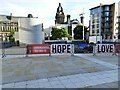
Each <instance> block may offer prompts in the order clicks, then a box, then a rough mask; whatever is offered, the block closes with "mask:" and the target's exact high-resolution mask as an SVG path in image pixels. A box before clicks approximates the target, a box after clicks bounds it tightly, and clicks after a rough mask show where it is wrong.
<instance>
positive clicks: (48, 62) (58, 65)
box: [2, 55, 111, 83]
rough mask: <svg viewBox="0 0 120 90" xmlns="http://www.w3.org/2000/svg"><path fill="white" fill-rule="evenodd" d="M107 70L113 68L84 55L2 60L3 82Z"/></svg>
mask: <svg viewBox="0 0 120 90" xmlns="http://www.w3.org/2000/svg"><path fill="white" fill-rule="evenodd" d="M105 70H111V68H109V67H107V66H104V65H101V64H99V63H96V62H91V61H89V60H87V59H86V58H83V57H78V56H69V55H63V56H50V57H49V56H36V57H22V58H11V59H9V58H4V59H3V60H2V76H3V77H2V79H3V83H9V82H18V81H24V80H32V79H33V80H34V79H39V78H48V77H55V76H67V75H74V74H78V73H92V72H99V71H105ZM10 77H11V78H10Z"/></svg>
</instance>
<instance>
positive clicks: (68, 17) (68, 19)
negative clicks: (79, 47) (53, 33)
mask: <svg viewBox="0 0 120 90" xmlns="http://www.w3.org/2000/svg"><path fill="white" fill-rule="evenodd" d="M67 23H68V24H70V15H67Z"/></svg>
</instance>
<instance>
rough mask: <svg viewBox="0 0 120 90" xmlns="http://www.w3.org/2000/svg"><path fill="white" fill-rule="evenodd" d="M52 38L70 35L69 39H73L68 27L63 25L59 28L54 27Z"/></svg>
mask: <svg viewBox="0 0 120 90" xmlns="http://www.w3.org/2000/svg"><path fill="white" fill-rule="evenodd" d="M51 34H52V39H54V40H55V39H57V38H59V39H62V37H68V39H72V36H71V35H69V34H68V32H67V30H66V28H64V27H62V28H61V29H59V28H56V27H54V28H52V32H51Z"/></svg>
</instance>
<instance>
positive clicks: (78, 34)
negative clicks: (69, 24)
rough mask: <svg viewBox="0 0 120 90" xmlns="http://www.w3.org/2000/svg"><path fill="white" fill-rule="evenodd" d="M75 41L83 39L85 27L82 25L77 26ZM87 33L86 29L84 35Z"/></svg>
mask: <svg viewBox="0 0 120 90" xmlns="http://www.w3.org/2000/svg"><path fill="white" fill-rule="evenodd" d="M73 32H74V39H83V26H82V25H77V26H76V27H75V28H74V31H73ZM86 33H87V28H86V27H84V35H86Z"/></svg>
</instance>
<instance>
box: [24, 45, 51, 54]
mask: <svg viewBox="0 0 120 90" xmlns="http://www.w3.org/2000/svg"><path fill="white" fill-rule="evenodd" d="M26 53H27V54H50V46H49V44H29V45H27V52H26Z"/></svg>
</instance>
